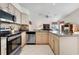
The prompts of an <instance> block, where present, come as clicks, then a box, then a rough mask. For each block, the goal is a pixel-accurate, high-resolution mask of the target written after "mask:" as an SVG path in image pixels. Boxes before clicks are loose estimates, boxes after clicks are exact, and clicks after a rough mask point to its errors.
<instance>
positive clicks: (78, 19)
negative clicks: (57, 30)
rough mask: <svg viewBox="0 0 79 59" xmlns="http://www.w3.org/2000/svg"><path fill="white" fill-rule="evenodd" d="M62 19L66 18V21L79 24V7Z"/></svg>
mask: <svg viewBox="0 0 79 59" xmlns="http://www.w3.org/2000/svg"><path fill="white" fill-rule="evenodd" d="M62 20H64V21H65V22H71V23H74V24H79V8H78V9H77V10H75V11H74V12H72V13H70V14H69V15H67V16H65V17H64V18H63V19H62Z"/></svg>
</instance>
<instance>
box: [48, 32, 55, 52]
mask: <svg viewBox="0 0 79 59" xmlns="http://www.w3.org/2000/svg"><path fill="white" fill-rule="evenodd" d="M54 44H55V43H54V39H53V36H52V33H49V45H50V47H51V49H52V51H54Z"/></svg>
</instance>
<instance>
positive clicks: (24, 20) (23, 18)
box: [22, 13, 28, 24]
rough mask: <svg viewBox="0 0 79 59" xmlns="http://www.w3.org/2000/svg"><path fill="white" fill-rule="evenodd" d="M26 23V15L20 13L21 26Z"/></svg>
mask: <svg viewBox="0 0 79 59" xmlns="http://www.w3.org/2000/svg"><path fill="white" fill-rule="evenodd" d="M27 23H28V19H27V15H26V14H23V13H22V24H27Z"/></svg>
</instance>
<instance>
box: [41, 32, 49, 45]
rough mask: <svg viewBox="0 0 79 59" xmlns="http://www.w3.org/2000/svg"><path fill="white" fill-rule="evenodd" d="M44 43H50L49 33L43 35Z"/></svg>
mask: <svg viewBox="0 0 79 59" xmlns="http://www.w3.org/2000/svg"><path fill="white" fill-rule="evenodd" d="M41 35H42V43H46V44H47V43H48V33H47V32H46V33H42V34H41Z"/></svg>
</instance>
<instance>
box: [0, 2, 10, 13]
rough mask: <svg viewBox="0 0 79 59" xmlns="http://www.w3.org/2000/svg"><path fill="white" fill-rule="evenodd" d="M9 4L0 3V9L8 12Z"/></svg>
mask: <svg viewBox="0 0 79 59" xmlns="http://www.w3.org/2000/svg"><path fill="white" fill-rule="evenodd" d="M8 6H9V4H8V3H0V9H2V10H4V11H6V12H8V10H9V8H8Z"/></svg>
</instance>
